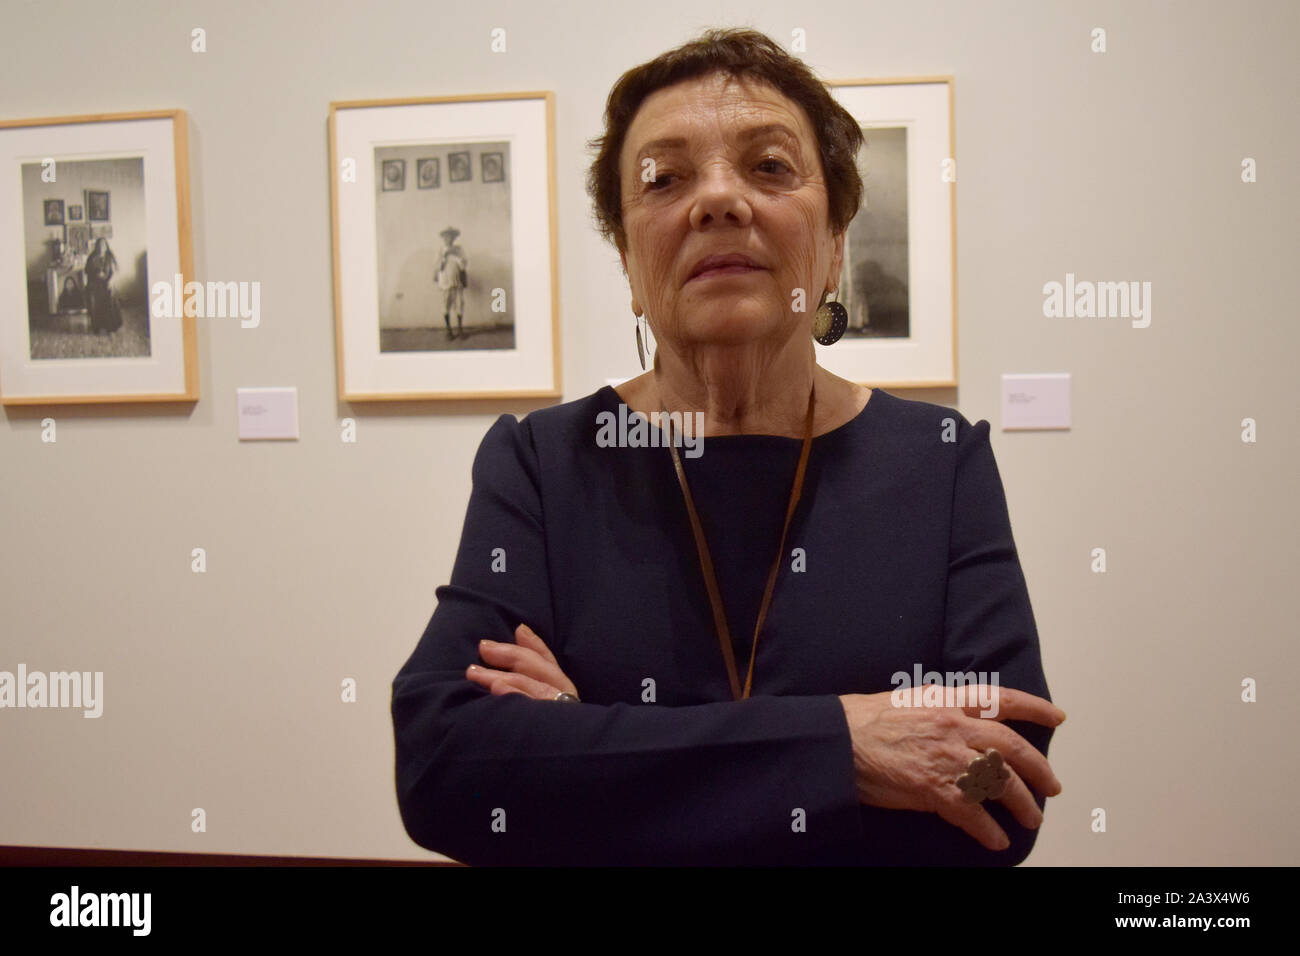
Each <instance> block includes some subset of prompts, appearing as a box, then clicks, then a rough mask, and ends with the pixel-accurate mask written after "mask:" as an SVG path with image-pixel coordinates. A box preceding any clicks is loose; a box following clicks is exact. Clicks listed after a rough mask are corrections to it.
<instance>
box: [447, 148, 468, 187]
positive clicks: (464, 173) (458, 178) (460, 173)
mask: <svg viewBox="0 0 1300 956" xmlns="http://www.w3.org/2000/svg"><path fill="white" fill-rule="evenodd" d="M470 169H471V166H470V161H469V150H456V151H455V152H452V153H448V154H447V174H448V175H447V179H448V180H449V181H450V182H453V183H467V182H469V181H470Z"/></svg>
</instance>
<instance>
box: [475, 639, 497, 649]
mask: <svg viewBox="0 0 1300 956" xmlns="http://www.w3.org/2000/svg"><path fill="white" fill-rule="evenodd" d="M495 643H496V641H489V640H488V639H487V638H484V639H483V640H481V641H479V642H478V646H479V647H482V646H483V645H484V644H487V645H488V646H491V645H493V644H495Z"/></svg>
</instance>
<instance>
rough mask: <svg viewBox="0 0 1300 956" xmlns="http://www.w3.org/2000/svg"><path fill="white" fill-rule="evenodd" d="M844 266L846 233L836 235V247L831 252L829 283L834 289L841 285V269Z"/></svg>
mask: <svg viewBox="0 0 1300 956" xmlns="http://www.w3.org/2000/svg"><path fill="white" fill-rule="evenodd" d="M843 268H844V233H843V232H842V231H841V232H840V233H839V234H838V235H836V236H835V248H834V250H833V251H832V253H831V274H830V276H829V277H828V278H829V284H830V286H831V288H832V289H838V288H839V286H840V270H842V269H843Z"/></svg>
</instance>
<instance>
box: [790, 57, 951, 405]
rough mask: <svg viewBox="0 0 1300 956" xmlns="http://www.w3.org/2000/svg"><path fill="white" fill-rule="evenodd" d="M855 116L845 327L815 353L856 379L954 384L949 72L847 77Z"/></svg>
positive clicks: (845, 92) (844, 90) (847, 101)
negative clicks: (857, 144)
mask: <svg viewBox="0 0 1300 956" xmlns="http://www.w3.org/2000/svg"><path fill="white" fill-rule="evenodd" d="M828 85H829V87H830V89H831V93H832V94H833V95H834V96H835V98H836V99H837V100H838V101H839V102H840V104H841V105H842V106H844V108H845V109H847V110H848V111H849V112H850V113H851V114H853V116H854V118H855V119H857V121H858V124H859V126H860V127H861V128H862V135H863V140H864V142H863V146H862V149H861V150H860V151H859V153H858V169H859V172H860V173H861V175H862V183H863V187H864V188H863V197H862V206H861V207H860V208H859V210H858V214H857V216H855V217H854V219H853V221H852V222H851V223H850V224H849V228H848V231H847V232H846V233H845V237H844V266H843V270H842V272H841V275H840V284H839V289H838V292H837V294H836V296H835V298H836V299H837V300H838V301H839V302H840V303H841V304H843V305H844V307H845V308H846V309H847V310H848V314H849V319H848V328H847V329H846V330H845V332H844V336H843V337H842V338H841V339H840V340H839V341H838V342H837V343H835V345H833V346H821V345H818V346H817V347H816V348H817V361H818V362H819V363H821V364H822V365H823V366H825V367H826V368H827V369H829V370H830V371H832V372H834V373H835V374H837V375H840V376H843V377H844V378H847V379H850V380H851V381H855V382H859V383H863V384H870V385H873V386H882V387H885V388H889V387H902V388H919V387H951V386H955V385H956V384H957V299H956V290H957V282H956V268H957V256H956V215H955V210H956V156H955V150H954V144H953V113H952V96H953V94H952V78H951V77H919V78H913V79H898V80H843V81H838V82H831V83H829V84H828Z"/></svg>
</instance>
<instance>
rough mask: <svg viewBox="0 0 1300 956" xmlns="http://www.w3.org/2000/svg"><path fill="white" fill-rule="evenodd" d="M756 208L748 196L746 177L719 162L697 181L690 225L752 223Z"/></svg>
mask: <svg viewBox="0 0 1300 956" xmlns="http://www.w3.org/2000/svg"><path fill="white" fill-rule="evenodd" d="M752 216H753V211H752V210H751V209H750V207H749V202H748V200H746V198H745V184H744V180H743V178H742V177H741V176H740V175H739V174H738V173H737V171H736V170H735V169H733V168H732V167H731V166H730V165H728V164H724V163H718V164H714V165H711V166H709V167H707V168H706V169H704V170H703V171H702V172H701V173H700V175H699V177H698V178H697V180H696V193H695V196H694V199H693V201H692V203H691V226H692V227H693V228H696V229H701V228H704V227H705V226H709V225H717V224H718V223H720V222H725V223H728V224H730V225H735V226H746V225H749V221H750V219H751V218H752Z"/></svg>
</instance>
